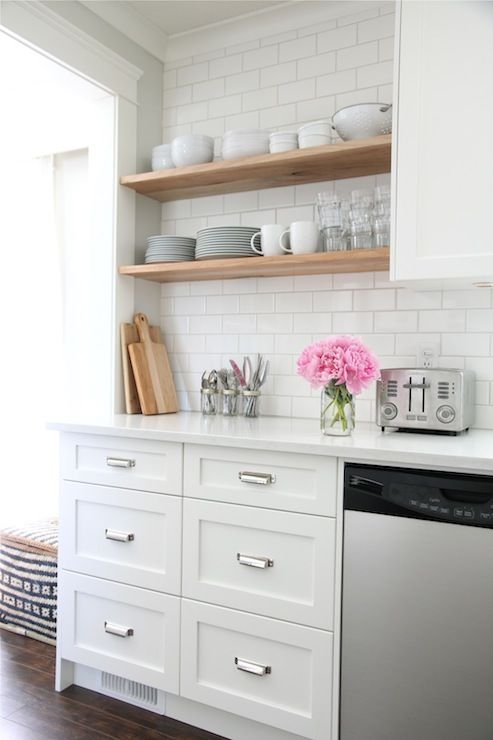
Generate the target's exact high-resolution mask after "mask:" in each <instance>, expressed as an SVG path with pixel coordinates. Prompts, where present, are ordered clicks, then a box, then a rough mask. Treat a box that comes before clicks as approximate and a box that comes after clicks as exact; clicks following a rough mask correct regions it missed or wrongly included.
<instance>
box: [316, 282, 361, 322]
mask: <svg viewBox="0 0 493 740" xmlns="http://www.w3.org/2000/svg"><path fill="white" fill-rule="evenodd" d="M357 296H358V291H356V292H355V299H356V298H357ZM352 308H353V293H352V291H351V290H329V291H320V292H317V293H314V295H313V310H314V311H351V309H352ZM314 331H320V330H319V329H314Z"/></svg>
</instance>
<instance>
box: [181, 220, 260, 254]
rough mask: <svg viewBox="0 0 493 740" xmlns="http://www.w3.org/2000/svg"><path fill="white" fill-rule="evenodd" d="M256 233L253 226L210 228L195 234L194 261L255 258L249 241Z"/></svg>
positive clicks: (256, 229)
mask: <svg viewBox="0 0 493 740" xmlns="http://www.w3.org/2000/svg"><path fill="white" fill-rule="evenodd" d="M257 231H258V228H257V227H253V226H211V227H209V228H207V229H200V231H198V232H197V245H196V248H195V259H197V260H217V259H226V258H228V257H256V256H257V255H256V254H255V252H253V251H252V248H251V246H250V240H251V238H252V236H253V235H254V234H255V233H256V232H257Z"/></svg>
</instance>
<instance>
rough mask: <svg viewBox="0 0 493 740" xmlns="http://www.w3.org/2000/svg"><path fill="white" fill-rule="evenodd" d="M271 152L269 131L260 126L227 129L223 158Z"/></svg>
mask: <svg viewBox="0 0 493 740" xmlns="http://www.w3.org/2000/svg"><path fill="white" fill-rule="evenodd" d="M268 153H269V132H268V131H262V130H261V129H258V128H240V129H235V130H233V131H226V133H225V134H224V136H223V144H222V150H221V154H222V157H223V159H238V158H239V157H253V156H255V155H256V154H268Z"/></svg>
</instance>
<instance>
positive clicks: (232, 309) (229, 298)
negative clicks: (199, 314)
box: [206, 295, 240, 315]
mask: <svg viewBox="0 0 493 740" xmlns="http://www.w3.org/2000/svg"><path fill="white" fill-rule="evenodd" d="M206 301H207V304H206V305H207V313H208V314H223V315H225V314H229V313H238V311H239V310H240V299H239V298H238V296H236V295H217V296H212V295H211V296H207V297H206Z"/></svg>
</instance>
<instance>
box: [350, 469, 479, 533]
mask: <svg viewBox="0 0 493 740" xmlns="http://www.w3.org/2000/svg"><path fill="white" fill-rule="evenodd" d="M344 506H345V508H351V509H355V510H358V511H375V512H376V513H382V514H392V515H394V516H404V517H405V516H411V517H413V518H423V519H436V520H438V521H444V522H450V523H453V524H469V525H472V526H479V527H490V528H493V476H492V477H489V476H478V475H469V474H460V473H458V474H457V475H455V474H453V473H440V472H435V471H429V472H427V471H419V472H418V471H410V470H403V469H401V468H385V467H381V468H373V467H370V466H365V465H357V464H355V465H347V466H346V470H345V483H344Z"/></svg>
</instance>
